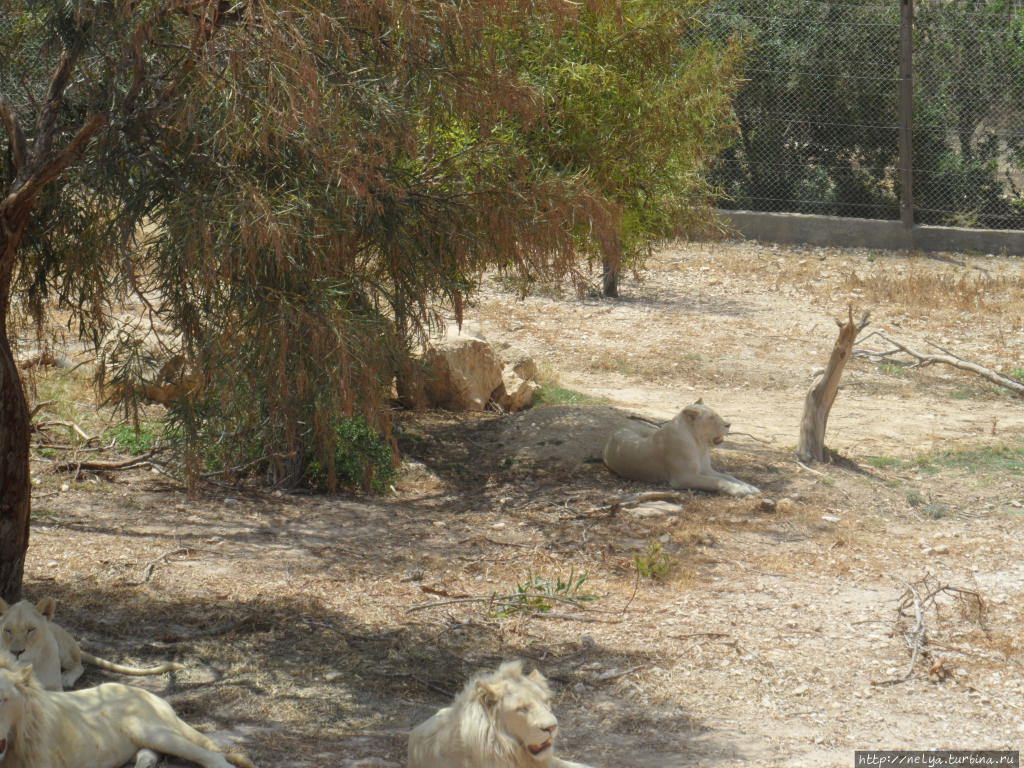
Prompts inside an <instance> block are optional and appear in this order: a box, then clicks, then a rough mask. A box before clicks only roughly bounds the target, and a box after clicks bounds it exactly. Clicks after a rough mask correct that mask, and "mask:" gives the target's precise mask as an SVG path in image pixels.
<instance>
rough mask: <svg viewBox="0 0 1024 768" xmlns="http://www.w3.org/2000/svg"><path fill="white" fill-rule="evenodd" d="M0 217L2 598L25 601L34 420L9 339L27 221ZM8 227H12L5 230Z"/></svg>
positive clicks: (0, 579)
mask: <svg viewBox="0 0 1024 768" xmlns="http://www.w3.org/2000/svg"><path fill="white" fill-rule="evenodd" d="M10 223H11V222H6V221H4V220H3V216H2V213H0V228H2V229H4V230H6V232H4V231H2V230H0V597H2V598H3V599H4V600H6V601H7V602H8V603H13V602H17V601H18V600H20V599H21V581H22V576H23V575H24V572H25V552H26V550H27V549H28V529H29V516H30V504H31V496H32V493H31V489H32V486H31V483H30V482H29V463H28V460H29V433H30V428H31V420H30V418H29V413H28V403H27V401H26V400H25V390H24V389H23V388H22V385H21V375H20V374H19V373H18V368H17V366H16V365H15V363H14V354H13V353H12V351H11V345H10V342H9V341H8V338H7V316H8V310H9V309H10V299H11V280H12V278H13V276H14V254H15V251H16V250H17V247H18V241H19V240H20V239H21V233H22V232H23V231H24V223H22V225H21V226H15V228H14V229H13V231H12V230H11V228H10V226H9V225H10ZM4 225H8V226H4Z"/></svg>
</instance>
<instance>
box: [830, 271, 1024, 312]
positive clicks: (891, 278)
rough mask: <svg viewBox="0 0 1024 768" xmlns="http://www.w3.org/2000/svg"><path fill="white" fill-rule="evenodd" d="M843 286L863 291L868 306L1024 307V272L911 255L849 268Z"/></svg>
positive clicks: (840, 285) (990, 309) (978, 309)
mask: <svg viewBox="0 0 1024 768" xmlns="http://www.w3.org/2000/svg"><path fill="white" fill-rule="evenodd" d="M837 287H838V288H839V289H840V290H843V291H848V292H859V293H860V294H861V296H862V297H863V300H864V301H865V302H867V303H868V304H869V305H880V304H881V305H890V304H895V305H898V306H901V307H903V308H904V310H907V309H915V310H922V309H923V310H928V311H932V310H934V309H936V308H943V309H946V310H948V309H949V308H955V309H958V310H961V311H970V312H981V313H985V314H990V315H991V314H1002V313H1005V312H1007V311H1016V312H1018V313H1019V312H1020V311H1021V307H1022V306H1024V276H1021V275H1020V274H993V273H991V272H989V271H988V270H984V269H971V268H966V267H942V268H938V269H937V268H936V267H935V264H934V262H928V261H926V260H924V259H910V260H907V261H905V262H904V263H899V264H895V265H893V264H890V263H888V262H881V261H877V262H875V263H874V264H871V265H869V266H867V267H865V268H863V269H858V270H854V271H851V272H849V273H847V274H846V276H845V277H844V278H843V279H841V280H840V281H839V282H838V285H837Z"/></svg>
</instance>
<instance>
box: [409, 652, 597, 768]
mask: <svg viewBox="0 0 1024 768" xmlns="http://www.w3.org/2000/svg"><path fill="white" fill-rule="evenodd" d="M550 705H551V690H550V689H549V688H548V682H547V680H545V679H544V675H542V674H541V673H540V672H538V671H537V670H534V671H533V672H531V673H530V674H529V675H527V674H525V673H524V672H523V665H522V662H520V661H510V662H506V663H505V664H502V665H501V667H499V668H498V670H497V671H494V672H484V673H481V674H479V675H477V676H476V677H474V678H472V679H471V680H470V681H469V682H468V683H466V685H465V687H464V688H463V689H462V692H461V693H459V695H458V696H456V697H455V701H453V702H452V704H451V706H448V707H445V708H444V709H441V710H439V711H438V712H437V713H436V714H435V715H434V716H433V717H431V718H430V719H429V720H427V721H425V722H423V723H420V724H419V725H418V726H416V727H415V728H414V729H413V731H412V733H411V734H410V735H409V766H408V768H589V766H586V765H583V764H581V763H572V762H569V761H566V760H562V759H560V758H558V757H555V754H554V752H555V734H556V733H557V732H558V719H557V718H556V717H555V715H554V713H553V712H552V711H551V706H550Z"/></svg>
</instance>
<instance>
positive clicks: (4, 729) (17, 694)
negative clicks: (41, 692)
mask: <svg viewBox="0 0 1024 768" xmlns="http://www.w3.org/2000/svg"><path fill="white" fill-rule="evenodd" d="M8 663H9V662H8ZM32 683H33V681H32V667H31V665H30V666H28V667H25V668H24V669H18V670H14V669H10V668H7V667H4V668H0V762H2V761H3V759H4V758H5V757H6V756H7V748H8V746H10V741H11V739H12V738H13V736H14V731H15V729H16V728H17V726H18V723H19V722H20V721H21V717H22V714H23V706H24V704H23V693H22V691H23V689H24V688H25V686H29V685H32Z"/></svg>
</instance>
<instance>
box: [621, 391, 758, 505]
mask: <svg viewBox="0 0 1024 768" xmlns="http://www.w3.org/2000/svg"><path fill="white" fill-rule="evenodd" d="M727 434H729V425H728V424H727V423H726V422H725V420H724V419H723V418H722V417H721V416H719V415H718V414H717V413H715V412H714V411H713V410H711V409H710V408H708V407H707V406H706V405H704V401H703V400H698V401H697V402H696V403H694V404H693V405H688V406H686V407H685V408H683V410H681V411H680V412H679V414H678V415H677V416H676V417H675V418H674V419H672V421H669V422H667V423H666V424H663V425H662V426H660V427H655V426H653V425H648V424H636V425H630V426H628V427H624V428H623V429H620V430H619V431H618V432H615V433H614V434H613V435H612V436H611V437H610V438H608V442H607V443H606V444H605V446H604V463H605V464H606V465H607V467H608V469H610V470H611V471H612V472H614V473H615V474H617V475H619V476H620V477H625V478H627V479H629V480H645V481H647V482H650V483H667V484H668V485H669V486H670V487H672V488H676V489H682V488H696V489H698V490H701V491H717V492H719V493H728V494H729V495H731V496H751V495H753V494H756V493H760V492H761V491H760V490H759V489H758V488H756V487H754V486H753V485H750V484H749V483H745V482H743V481H742V480H738V479H737V478H735V477H733V476H732V475H727V474H725V473H724V472H716V471H715V470H714V469H712V468H711V446H712V445H718V444H720V443H721V442H722V441H723V440H724V439H725V436H726V435H727Z"/></svg>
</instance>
